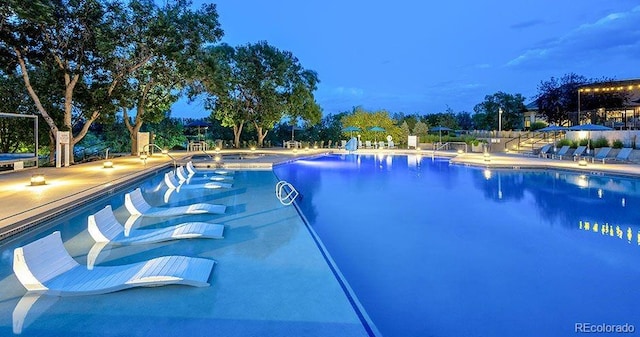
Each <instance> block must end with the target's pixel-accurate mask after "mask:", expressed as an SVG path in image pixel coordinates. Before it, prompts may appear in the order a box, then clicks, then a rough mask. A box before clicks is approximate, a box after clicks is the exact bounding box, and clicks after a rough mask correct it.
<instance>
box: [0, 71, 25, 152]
mask: <svg viewBox="0 0 640 337" xmlns="http://www.w3.org/2000/svg"><path fill="white" fill-rule="evenodd" d="M20 82H21V79H20V78H18V77H16V76H15V75H14V74H7V73H4V72H2V71H0V113H7V114H30V113H32V112H33V111H31V110H32V108H31V104H29V103H30V98H29V96H28V95H27V93H26V92H25V90H24V87H23V86H22V85H21V83H20ZM29 143H33V120H32V119H31V118H12V117H5V118H2V117H0V152H1V153H11V152H16V151H18V150H19V149H20V148H21V147H22V146H24V145H25V144H29Z"/></svg>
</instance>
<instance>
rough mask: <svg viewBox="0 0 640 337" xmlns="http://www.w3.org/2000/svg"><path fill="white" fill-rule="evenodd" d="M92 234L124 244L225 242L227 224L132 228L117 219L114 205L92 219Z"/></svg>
mask: <svg viewBox="0 0 640 337" xmlns="http://www.w3.org/2000/svg"><path fill="white" fill-rule="evenodd" d="M88 223H89V225H88V229H89V234H90V235H91V237H92V238H93V239H94V240H95V241H96V242H110V243H113V244H120V245H132V244H146V243H156V242H163V241H169V240H176V239H193V238H204V239H222V238H223V236H222V233H223V231H224V225H219V224H211V223H208V222H185V223H181V224H178V225H174V226H169V227H163V228H157V229H129V230H128V231H125V227H124V226H123V225H122V224H120V222H119V221H118V219H116V217H115V215H114V214H113V210H112V209H111V205H107V206H105V207H104V208H103V209H101V210H100V211H98V212H97V213H95V214H92V215H90V216H89V218H88Z"/></svg>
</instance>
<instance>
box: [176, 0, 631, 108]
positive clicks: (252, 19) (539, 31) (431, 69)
mask: <svg viewBox="0 0 640 337" xmlns="http://www.w3.org/2000/svg"><path fill="white" fill-rule="evenodd" d="M203 2H204V1H198V0H195V1H194V5H197V6H199V5H200V4H201V3H203ZM216 3H217V9H218V14H219V16H220V17H219V20H220V23H221V25H222V29H223V30H224V37H223V39H222V41H223V42H226V43H228V44H230V45H232V46H236V45H241V44H246V43H254V42H258V41H261V40H266V41H268V42H269V43H270V44H271V45H274V46H276V47H278V48H279V49H282V50H288V51H291V52H292V53H293V54H294V55H295V56H296V57H297V58H298V59H299V60H300V62H301V64H302V65H303V66H304V67H305V68H307V69H312V70H315V71H316V72H317V73H318V76H319V78H320V81H321V83H320V85H319V88H318V91H316V93H315V95H316V100H317V102H318V103H319V104H320V106H321V107H322V109H323V112H324V114H328V113H338V112H341V111H350V110H351V108H352V107H354V106H358V105H361V106H363V107H364V108H365V109H367V110H377V109H385V110H387V111H389V112H391V113H395V112H404V113H407V114H411V113H419V114H427V113H437V112H444V111H445V110H446V109H447V107H450V108H451V109H453V111H454V112H460V111H467V112H473V107H474V106H475V105H476V104H478V103H480V102H482V101H483V100H484V97H485V95H491V94H494V93H496V92H498V91H503V92H506V93H509V94H518V93H520V94H522V95H523V96H525V97H526V99H527V100H526V101H525V103H529V102H530V101H531V100H532V98H533V97H534V96H535V95H536V94H537V87H538V85H539V84H540V82H541V81H546V80H549V79H550V78H551V77H561V76H562V75H564V74H567V73H570V72H573V73H576V74H578V75H583V76H586V77H587V78H602V77H607V78H614V79H618V80H623V79H632V78H640V67H639V65H640V62H639V61H640V25H638V23H640V4H638V1H637V0H616V1H605V0H581V1H568V0H554V1H552V0H539V1H527V2H524V1H504V0H487V1H477V2H476V1H463V0H449V1H437V2H431V1H417V0H412V1H409V0H395V1H376V0H373V1H371V0H370V1H364V0H355V1H350V0H342V1H336V0H324V1H316V0H308V1H299V0H295V1H294V0H272V1H238V0H221V1H217V2H216ZM172 115H173V116H174V117H206V116H208V115H209V112H207V111H205V110H204V108H203V107H202V103H201V102H196V103H192V104H190V105H186V104H185V103H179V104H176V105H174V107H173V112H172Z"/></svg>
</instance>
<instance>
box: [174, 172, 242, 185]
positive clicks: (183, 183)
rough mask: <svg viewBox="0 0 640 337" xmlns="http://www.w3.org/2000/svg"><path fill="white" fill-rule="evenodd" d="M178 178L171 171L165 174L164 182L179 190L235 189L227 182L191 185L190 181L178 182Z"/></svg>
mask: <svg viewBox="0 0 640 337" xmlns="http://www.w3.org/2000/svg"><path fill="white" fill-rule="evenodd" d="M176 178H177V177H176V174H175V173H173V171H169V172H167V173H165V174H164V182H165V184H167V186H169V188H175V189H179V188H193V189H197V188H211V189H216V188H231V187H233V184H231V183H225V182H220V181H208V182H206V183H200V184H196V183H194V184H191V183H190V179H185V180H182V179H181V180H180V181H178V180H177V179H176ZM178 178H179V177H178Z"/></svg>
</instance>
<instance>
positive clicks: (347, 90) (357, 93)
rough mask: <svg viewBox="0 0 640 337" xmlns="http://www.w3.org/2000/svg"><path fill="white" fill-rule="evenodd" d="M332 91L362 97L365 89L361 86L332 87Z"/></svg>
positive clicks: (337, 93)
mask: <svg viewBox="0 0 640 337" xmlns="http://www.w3.org/2000/svg"><path fill="white" fill-rule="evenodd" d="M331 93H332V94H334V95H338V96H351V97H362V96H363V95H364V90H362V89H360V88H350V87H335V88H333V89H331Z"/></svg>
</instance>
